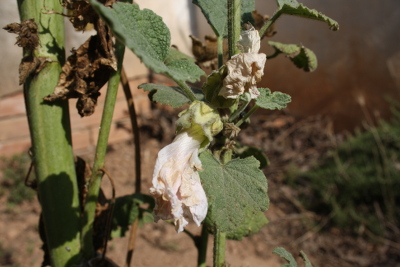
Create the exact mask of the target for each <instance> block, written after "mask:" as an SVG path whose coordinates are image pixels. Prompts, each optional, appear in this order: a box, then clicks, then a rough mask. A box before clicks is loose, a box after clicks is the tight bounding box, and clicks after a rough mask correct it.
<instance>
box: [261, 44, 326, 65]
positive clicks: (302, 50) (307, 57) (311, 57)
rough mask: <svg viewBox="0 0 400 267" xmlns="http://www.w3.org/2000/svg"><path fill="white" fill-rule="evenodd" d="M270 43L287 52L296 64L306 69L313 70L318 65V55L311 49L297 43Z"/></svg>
mask: <svg viewBox="0 0 400 267" xmlns="http://www.w3.org/2000/svg"><path fill="white" fill-rule="evenodd" d="M268 44H269V45H270V46H272V47H273V48H275V49H276V50H278V51H279V52H281V53H283V54H285V55H286V56H287V57H289V58H290V60H291V61H292V62H293V63H294V64H295V65H296V67H298V68H300V69H303V70H304V71H308V72H313V71H314V70H315V69H316V68H317V67H318V60H317V56H316V55H315V54H314V52H313V51H311V50H310V49H308V48H306V47H304V46H302V45H296V44H282V43H279V42H272V41H269V42H268Z"/></svg>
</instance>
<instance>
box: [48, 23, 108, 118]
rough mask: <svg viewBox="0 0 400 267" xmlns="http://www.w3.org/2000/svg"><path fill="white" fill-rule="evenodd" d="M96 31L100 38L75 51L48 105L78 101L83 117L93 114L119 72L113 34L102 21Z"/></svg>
mask: <svg viewBox="0 0 400 267" xmlns="http://www.w3.org/2000/svg"><path fill="white" fill-rule="evenodd" d="M96 28H97V35H94V36H91V37H90V38H89V39H88V40H87V41H86V42H85V43H84V44H83V45H81V46H80V47H79V48H78V49H77V50H73V51H72V55H70V56H69V57H68V59H67V62H66V63H65V64H64V66H63V68H62V72H61V74H60V78H59V81H58V85H57V87H56V88H55V89H54V93H53V94H51V95H49V96H47V97H45V98H44V99H45V100H47V101H55V100H57V99H66V98H78V101H77V104H76V107H77V109H78V113H79V114H80V115H81V116H82V117H84V116H90V115H92V114H93V112H94V110H95V107H96V104H97V98H98V97H99V96H100V92H99V90H100V89H101V88H102V87H103V85H104V84H105V83H106V82H107V81H108V79H109V76H110V73H111V72H112V71H113V70H115V69H116V59H115V56H114V52H113V45H112V38H111V31H110V29H109V28H108V27H107V26H106V25H105V24H104V22H103V21H101V20H100V19H99V20H98V21H97V22H96Z"/></svg>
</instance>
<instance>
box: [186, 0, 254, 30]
mask: <svg viewBox="0 0 400 267" xmlns="http://www.w3.org/2000/svg"><path fill="white" fill-rule="evenodd" d="M192 3H193V4H195V5H197V6H199V7H200V9H201V12H203V15H204V16H205V17H206V19H207V22H208V24H210V26H211V28H212V29H213V30H214V33H215V34H216V35H217V36H221V37H226V36H227V35H228V27H227V24H228V20H227V17H228V8H227V2H226V1H221V0H193V1H192ZM254 10H255V3H254V0H246V1H242V6H241V12H242V24H244V23H246V22H251V23H253V18H252V16H251V12H252V11H254Z"/></svg>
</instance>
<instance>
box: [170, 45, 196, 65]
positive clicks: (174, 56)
mask: <svg viewBox="0 0 400 267" xmlns="http://www.w3.org/2000/svg"><path fill="white" fill-rule="evenodd" d="M179 59H184V60H189V61H192V62H196V59H195V58H193V57H191V56H188V55H186V54H184V53H182V52H181V51H179V50H177V49H175V48H173V47H170V48H169V51H168V55H167V58H166V59H165V61H164V62H165V63H168V62H170V61H175V60H179Z"/></svg>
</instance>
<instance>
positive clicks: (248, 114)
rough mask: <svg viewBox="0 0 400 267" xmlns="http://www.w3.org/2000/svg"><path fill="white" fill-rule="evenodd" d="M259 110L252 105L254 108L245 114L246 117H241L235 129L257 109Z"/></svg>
mask: <svg viewBox="0 0 400 267" xmlns="http://www.w3.org/2000/svg"><path fill="white" fill-rule="evenodd" d="M258 108H259V106H257V105H254V107H253V108H252V109H250V111H249V112H247V113H246V115H244V116H243V118H241V119H240V120H239V121H238V122H237V123H236V124H235V125H236V127H239V126H240V125H242V123H243V122H245V121H246V120H247V118H248V117H250V116H251V115H252V114H253V113H254V112H255V111H256V110H257V109H258Z"/></svg>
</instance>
